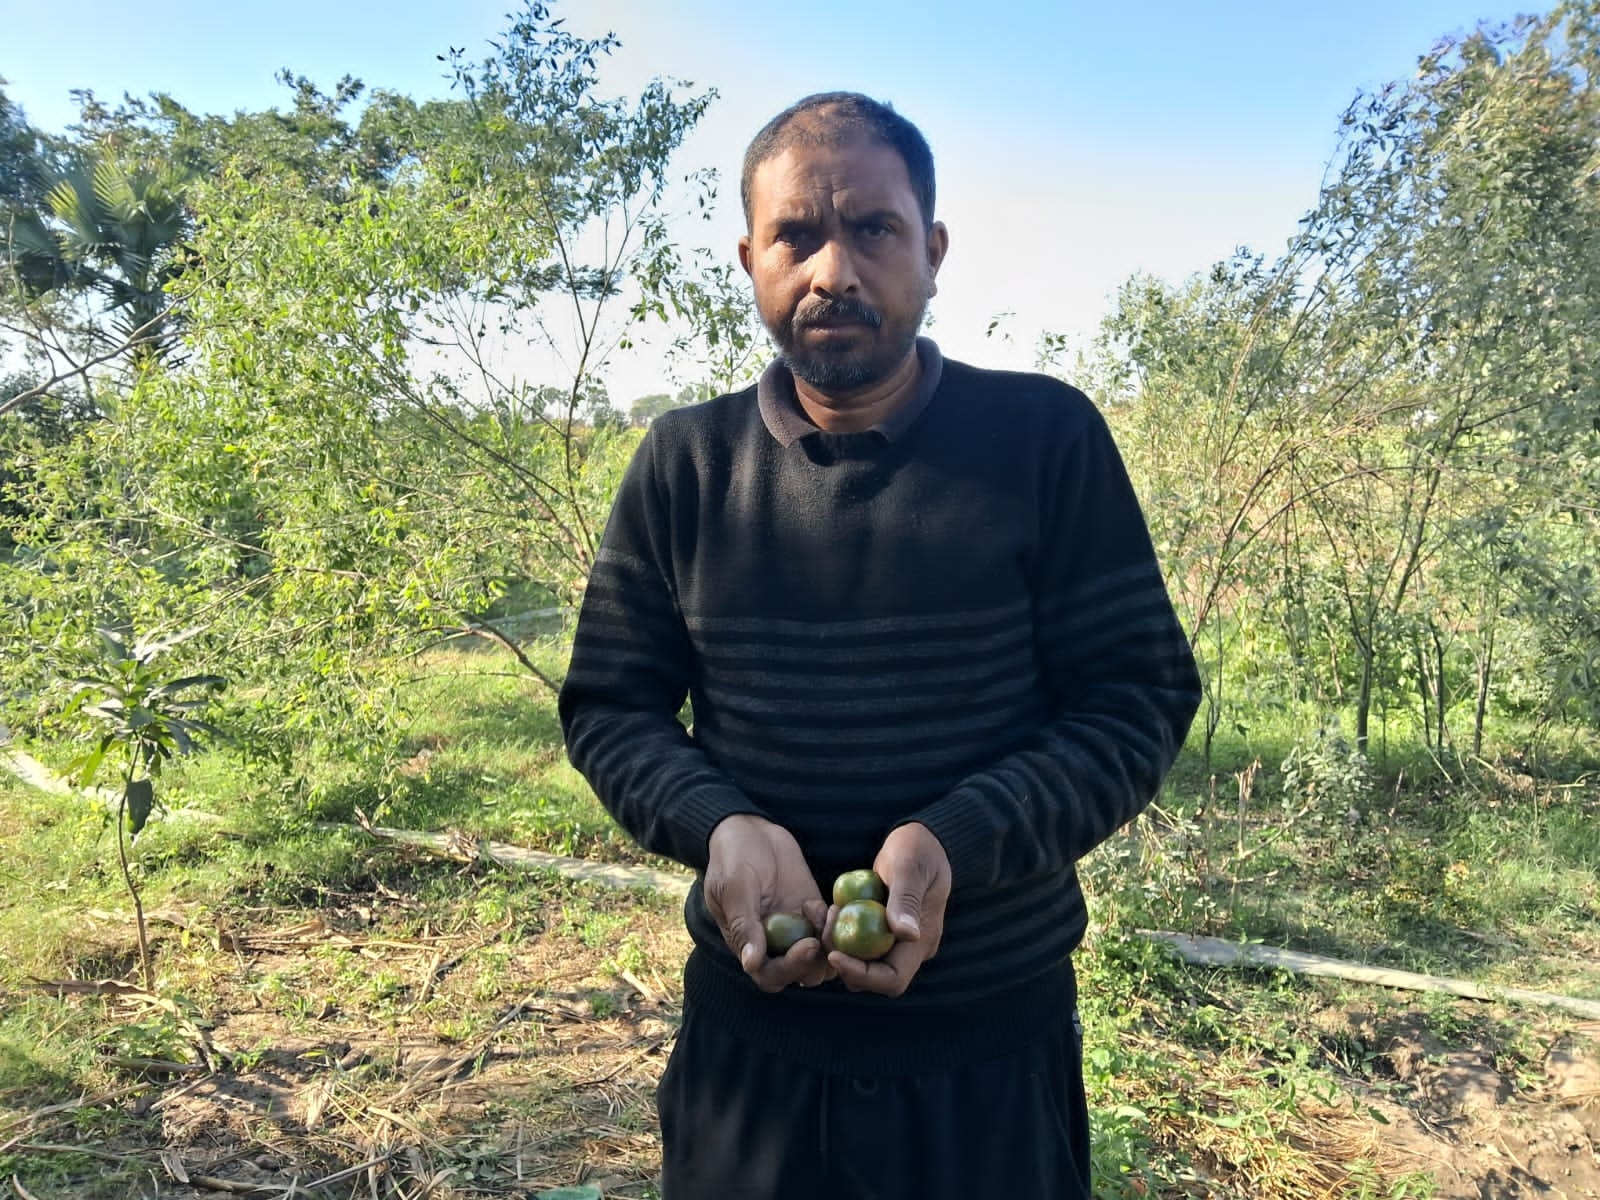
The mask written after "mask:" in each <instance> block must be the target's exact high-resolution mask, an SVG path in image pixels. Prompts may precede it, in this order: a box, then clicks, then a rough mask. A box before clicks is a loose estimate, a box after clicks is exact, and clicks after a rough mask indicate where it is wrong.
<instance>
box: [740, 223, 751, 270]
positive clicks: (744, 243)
mask: <svg viewBox="0 0 1600 1200" xmlns="http://www.w3.org/2000/svg"><path fill="white" fill-rule="evenodd" d="M739 265H740V266H741V267H743V268H744V273H745V274H746V275H748V274H750V235H749V234H748V233H741V234H740V235H739Z"/></svg>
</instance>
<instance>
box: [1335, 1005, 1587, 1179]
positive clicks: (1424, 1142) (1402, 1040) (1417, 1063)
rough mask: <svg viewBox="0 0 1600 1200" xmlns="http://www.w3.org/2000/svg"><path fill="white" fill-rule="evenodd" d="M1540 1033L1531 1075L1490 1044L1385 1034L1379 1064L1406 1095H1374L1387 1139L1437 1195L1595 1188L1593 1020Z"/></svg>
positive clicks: (1422, 1034) (1358, 1016) (1416, 1034)
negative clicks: (1511, 1066)
mask: <svg viewBox="0 0 1600 1200" xmlns="http://www.w3.org/2000/svg"><path fill="white" fill-rule="evenodd" d="M1352 1018H1353V1020H1354V1021H1355V1022H1356V1023H1357V1024H1359V1023H1360V1021H1361V1019H1362V1016H1361V1014H1353V1015H1352ZM1417 1027H1418V1029H1420V1028H1421V1022H1418V1023H1417ZM1547 1037H1548V1039H1549V1040H1548V1044H1547V1050H1546V1053H1545V1058H1544V1063H1543V1071H1542V1074H1541V1075H1540V1076H1539V1077H1535V1078H1518V1077H1517V1073H1516V1072H1514V1071H1508V1070H1505V1069H1503V1066H1502V1056H1501V1055H1500V1053H1499V1052H1498V1051H1497V1049H1496V1047H1494V1046H1492V1045H1487V1044H1478V1045H1472V1046H1467V1047H1455V1048H1446V1047H1444V1046H1441V1045H1440V1044H1439V1043H1438V1042H1437V1041H1436V1040H1435V1039H1433V1038H1432V1037H1431V1036H1429V1035H1428V1034H1427V1033H1425V1032H1412V1033H1401V1034H1399V1035H1398V1036H1391V1038H1390V1039H1389V1040H1388V1043H1387V1045H1386V1047H1385V1048H1384V1049H1383V1052H1382V1053H1383V1065H1384V1066H1385V1068H1386V1069H1387V1070H1390V1071H1392V1072H1393V1073H1394V1077H1395V1078H1396V1079H1397V1080H1398V1081H1400V1082H1401V1083H1403V1084H1406V1085H1408V1091H1409V1100H1410V1103H1408V1104H1406V1105H1404V1106H1402V1105H1398V1104H1395V1103H1392V1102H1376V1101H1375V1102H1374V1103H1375V1104H1376V1106H1377V1107H1378V1109H1379V1111H1380V1112H1382V1113H1383V1114H1384V1116H1385V1118H1386V1119H1387V1120H1388V1122H1389V1124H1388V1126H1387V1128H1386V1133H1387V1136H1386V1137H1385V1138H1384V1141H1385V1143H1386V1144H1387V1146H1389V1147H1390V1148H1391V1149H1393V1150H1396V1151H1398V1152H1399V1153H1401V1154H1402V1155H1403V1156H1405V1157H1409V1158H1412V1159H1414V1160H1415V1162H1416V1163H1417V1164H1418V1166H1417V1167H1416V1168H1415V1169H1417V1170H1424V1171H1427V1172H1429V1173H1430V1174H1431V1175H1432V1177H1433V1179H1434V1180H1435V1183H1436V1191H1435V1192H1434V1196H1435V1197H1436V1200H1523V1198H1524V1197H1529V1198H1531V1197H1551V1198H1553V1200H1595V1198H1596V1197H1600V1051H1597V1050H1596V1048H1595V1047H1596V1042H1597V1039H1600V1022H1597V1023H1591V1024H1589V1025H1588V1026H1579V1027H1577V1028H1576V1029H1574V1030H1573V1031H1572V1032H1571V1033H1569V1034H1565V1035H1563V1034H1554V1035H1547Z"/></svg>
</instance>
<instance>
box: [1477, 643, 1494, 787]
mask: <svg viewBox="0 0 1600 1200" xmlns="http://www.w3.org/2000/svg"><path fill="white" fill-rule="evenodd" d="M1493 666H1494V629H1493V627H1491V628H1490V630H1489V636H1488V637H1487V638H1486V639H1485V641H1484V644H1483V649H1482V650H1481V651H1480V652H1479V654H1478V702H1477V705H1476V707H1475V708H1474V710H1473V714H1472V757H1473V758H1481V757H1482V756H1483V719H1484V716H1485V714H1486V713H1488V711H1489V679H1490V676H1491V674H1492V671H1493Z"/></svg>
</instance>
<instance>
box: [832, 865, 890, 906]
mask: <svg viewBox="0 0 1600 1200" xmlns="http://www.w3.org/2000/svg"><path fill="white" fill-rule="evenodd" d="M852 900H876V901H877V902H878V903H879V904H887V903H888V902H889V889H888V888H887V887H885V886H884V883H883V880H881V879H879V878H878V873H877V872H876V871H871V870H861V871H846V872H845V873H844V874H843V875H841V876H839V878H837V879H835V880H834V881H833V902H834V903H835V904H849V903H850V901H852Z"/></svg>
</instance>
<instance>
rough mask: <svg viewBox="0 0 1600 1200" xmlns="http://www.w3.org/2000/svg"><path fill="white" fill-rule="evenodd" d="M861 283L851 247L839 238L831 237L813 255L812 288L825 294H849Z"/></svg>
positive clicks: (837, 295)
mask: <svg viewBox="0 0 1600 1200" xmlns="http://www.w3.org/2000/svg"><path fill="white" fill-rule="evenodd" d="M860 285H861V280H860V277H859V276H858V275H857V274H856V266H855V260H854V259H853V258H852V257H851V254H850V249H849V247H847V246H846V245H845V244H844V242H843V241H842V240H840V239H839V238H829V239H828V240H827V241H825V242H823V243H822V245H821V246H819V247H818V248H817V251H816V253H815V254H813V255H812V256H811V290H812V291H814V292H816V293H818V294H820V295H825V296H833V297H839V296H848V295H851V294H853V293H854V292H855V291H856V290H857V289H858V288H859V287H860Z"/></svg>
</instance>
